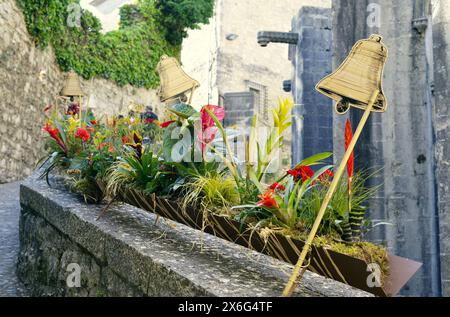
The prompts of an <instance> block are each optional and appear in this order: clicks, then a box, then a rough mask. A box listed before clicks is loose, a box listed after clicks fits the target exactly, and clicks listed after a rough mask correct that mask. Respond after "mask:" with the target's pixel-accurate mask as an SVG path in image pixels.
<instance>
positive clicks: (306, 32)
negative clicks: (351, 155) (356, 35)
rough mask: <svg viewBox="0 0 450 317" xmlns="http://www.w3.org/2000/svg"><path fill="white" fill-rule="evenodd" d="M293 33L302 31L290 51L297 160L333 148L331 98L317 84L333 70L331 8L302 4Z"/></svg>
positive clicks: (293, 152)
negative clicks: (321, 92)
mask: <svg viewBox="0 0 450 317" xmlns="http://www.w3.org/2000/svg"><path fill="white" fill-rule="evenodd" d="M292 32H295V33H299V42H298V44H297V45H296V46H292V47H291V52H290V59H291V61H292V64H293V67H294V77H293V79H292V94H293V96H294V101H295V103H296V104H297V106H296V107H295V109H294V111H293V114H294V123H293V125H292V136H293V138H292V162H294V163H297V162H300V161H301V160H303V159H304V158H307V157H310V156H312V155H314V154H317V153H321V152H332V151H333V126H332V124H333V108H332V107H331V106H332V101H331V99H329V98H327V97H325V96H323V95H322V94H320V93H318V92H317V91H316V90H315V85H316V83H317V82H319V80H320V79H322V78H323V77H324V76H326V75H328V74H329V73H330V72H331V42H332V41H331V40H332V39H331V37H332V33H331V10H330V9H326V8H316V7H303V8H302V9H301V10H300V12H299V13H298V15H297V16H295V17H294V19H293V20H292ZM330 163H331V161H330Z"/></svg>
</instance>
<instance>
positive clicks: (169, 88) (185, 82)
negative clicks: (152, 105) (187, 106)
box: [156, 55, 200, 103]
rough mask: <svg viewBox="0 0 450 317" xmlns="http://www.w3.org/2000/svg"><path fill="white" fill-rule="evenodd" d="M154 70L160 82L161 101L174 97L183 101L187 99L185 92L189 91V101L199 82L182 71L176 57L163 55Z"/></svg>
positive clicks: (159, 93)
mask: <svg viewBox="0 0 450 317" xmlns="http://www.w3.org/2000/svg"><path fill="white" fill-rule="evenodd" d="M156 70H157V72H158V74H159V77H160V82H161V85H160V88H159V91H158V96H159V97H160V100H161V102H166V101H170V100H174V99H181V101H183V102H184V101H186V100H187V97H186V94H187V93H190V97H189V102H188V103H191V101H192V96H193V94H194V91H195V89H197V88H198V87H200V84H199V82H198V81H196V80H195V79H193V78H191V77H190V76H189V75H187V74H186V73H185V72H184V70H183V69H182V68H181V66H180V64H179V63H178V61H177V59H176V58H174V57H168V56H167V55H163V56H162V57H161V60H160V61H159V63H158V66H157V68H156Z"/></svg>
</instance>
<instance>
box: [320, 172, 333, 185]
mask: <svg viewBox="0 0 450 317" xmlns="http://www.w3.org/2000/svg"><path fill="white" fill-rule="evenodd" d="M333 177H334V174H333V172H332V171H330V170H326V171H325V172H323V174H322V175H320V176H319V180H320V181H322V182H326V181H328V179H330V178H333Z"/></svg>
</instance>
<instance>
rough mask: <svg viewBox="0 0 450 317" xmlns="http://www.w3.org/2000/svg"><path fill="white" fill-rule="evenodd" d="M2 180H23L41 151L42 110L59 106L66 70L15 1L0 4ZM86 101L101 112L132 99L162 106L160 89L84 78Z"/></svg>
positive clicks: (115, 109) (118, 109)
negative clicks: (39, 42) (40, 43)
mask: <svg viewBox="0 0 450 317" xmlns="http://www.w3.org/2000/svg"><path fill="white" fill-rule="evenodd" d="M0 33H1V34H2V36H1V37H0V91H1V92H2V95H1V96H2V98H1V99H0V112H1V114H0V183H5V182H10V181H13V180H18V179H22V178H24V177H26V176H28V175H29V174H30V173H31V172H32V171H33V169H34V168H35V167H36V163H37V161H38V160H39V159H40V158H41V157H42V155H43V151H42V150H43V149H42V146H43V135H44V134H41V133H40V131H41V128H42V126H43V123H44V119H45V116H44V113H43V111H42V110H43V108H44V107H45V106H46V105H48V104H55V102H56V97H57V96H58V94H59V93H60V91H61V88H62V86H63V83H64V79H65V74H64V73H62V72H61V70H60V69H59V67H58V65H57V63H56V60H55V55H54V53H53V50H52V48H51V47H49V48H46V49H45V50H42V49H40V48H36V47H35V45H34V41H33V39H32V38H31V36H30V35H29V34H28V31H27V28H26V24H25V21H24V18H23V15H22V12H21V11H20V9H19V8H18V7H17V4H16V2H15V1H14V0H4V1H1V2H0ZM82 88H83V90H84V92H85V94H86V96H87V98H86V102H88V103H89V106H90V107H91V108H93V109H94V111H96V113H97V114H98V115H99V116H101V115H102V114H105V113H108V114H112V113H118V112H121V111H126V109H127V106H128V105H129V104H130V102H136V103H142V104H145V105H147V104H154V105H155V104H158V103H159V98H157V96H156V91H152V90H146V89H142V88H135V87H132V86H130V85H128V86H125V87H119V86H117V85H116V84H114V83H113V82H110V81H107V80H104V79H92V80H89V81H85V80H82Z"/></svg>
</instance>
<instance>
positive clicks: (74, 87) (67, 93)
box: [61, 71, 84, 97]
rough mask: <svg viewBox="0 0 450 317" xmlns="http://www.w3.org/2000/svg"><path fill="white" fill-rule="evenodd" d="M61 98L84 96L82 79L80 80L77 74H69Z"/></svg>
mask: <svg viewBox="0 0 450 317" xmlns="http://www.w3.org/2000/svg"><path fill="white" fill-rule="evenodd" d="M61 96H64V97H81V96H84V93H83V91H82V90H81V85H80V79H79V78H78V75H77V74H76V73H75V72H73V71H70V72H69V73H68V74H67V78H66V81H65V83H64V87H63V89H62V90H61Z"/></svg>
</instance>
